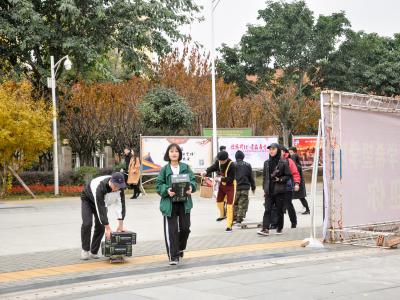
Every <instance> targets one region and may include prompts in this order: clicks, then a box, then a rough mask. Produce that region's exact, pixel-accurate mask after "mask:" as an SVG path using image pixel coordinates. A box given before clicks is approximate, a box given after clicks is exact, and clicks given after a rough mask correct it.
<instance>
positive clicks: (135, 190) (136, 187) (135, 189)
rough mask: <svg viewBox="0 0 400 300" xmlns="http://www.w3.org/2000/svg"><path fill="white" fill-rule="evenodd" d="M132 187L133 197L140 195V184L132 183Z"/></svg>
mask: <svg viewBox="0 0 400 300" xmlns="http://www.w3.org/2000/svg"><path fill="white" fill-rule="evenodd" d="M132 188H133V198H137V197H139V195H140V188H139V184H132Z"/></svg>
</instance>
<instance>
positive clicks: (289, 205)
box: [281, 146, 301, 228]
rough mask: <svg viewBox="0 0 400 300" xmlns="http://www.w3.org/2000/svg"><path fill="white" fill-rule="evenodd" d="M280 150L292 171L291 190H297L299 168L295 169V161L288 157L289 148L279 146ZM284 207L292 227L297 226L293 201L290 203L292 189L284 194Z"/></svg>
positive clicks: (298, 185)
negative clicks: (292, 185)
mask: <svg viewBox="0 0 400 300" xmlns="http://www.w3.org/2000/svg"><path fill="white" fill-rule="evenodd" d="M281 150H282V159H286V160H287V161H288V163H289V169H290V172H291V173H292V180H293V184H294V187H293V190H294V191H295V192H297V191H299V189H300V182H301V177H300V173H299V170H298V169H297V165H296V163H295V162H294V161H293V160H292V159H291V158H290V157H289V150H288V149H286V148H285V147H283V146H282V147H281ZM285 196H286V197H285V207H286V209H287V211H288V213H289V219H290V222H291V223H292V228H296V227H297V216H296V211H295V210H294V207H293V203H292V198H293V191H290V192H287V194H286V195H285Z"/></svg>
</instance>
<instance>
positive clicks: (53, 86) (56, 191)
mask: <svg viewBox="0 0 400 300" xmlns="http://www.w3.org/2000/svg"><path fill="white" fill-rule="evenodd" d="M50 67H51V97H52V100H53V139H54V140H53V170H54V195H56V196H58V195H59V194H60V189H59V178H58V147H57V101H56V78H55V70H54V56H50Z"/></svg>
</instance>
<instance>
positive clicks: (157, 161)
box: [140, 136, 212, 174]
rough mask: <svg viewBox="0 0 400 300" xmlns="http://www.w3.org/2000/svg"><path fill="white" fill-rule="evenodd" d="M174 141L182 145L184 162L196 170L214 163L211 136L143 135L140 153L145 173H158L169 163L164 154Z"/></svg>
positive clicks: (201, 169) (198, 170) (199, 170)
mask: <svg viewBox="0 0 400 300" xmlns="http://www.w3.org/2000/svg"><path fill="white" fill-rule="evenodd" d="M172 143H176V144H178V145H179V146H180V147H181V149H182V152H183V157H182V162H184V163H187V164H188V165H189V166H190V167H191V168H192V170H193V171H194V172H201V171H203V170H205V169H206V168H207V167H208V166H210V165H211V164H212V142H211V138H206V137H148V136H142V137H141V140H140V150H141V151H140V153H141V162H142V169H143V173H144V174H157V173H158V172H159V171H160V170H161V168H162V167H163V166H164V165H165V164H167V162H166V161H164V154H165V151H166V150H167V147H168V146H169V145H170V144H172Z"/></svg>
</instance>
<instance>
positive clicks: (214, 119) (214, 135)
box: [211, 0, 221, 158]
mask: <svg viewBox="0 0 400 300" xmlns="http://www.w3.org/2000/svg"><path fill="white" fill-rule="evenodd" d="M220 1H221V0H211V93H212V128H213V130H212V139H213V158H215V157H216V156H217V153H218V146H217V99H216V98H217V95H216V90H215V46H214V11H215V9H216V8H217V6H218V4H219V2H220Z"/></svg>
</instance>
